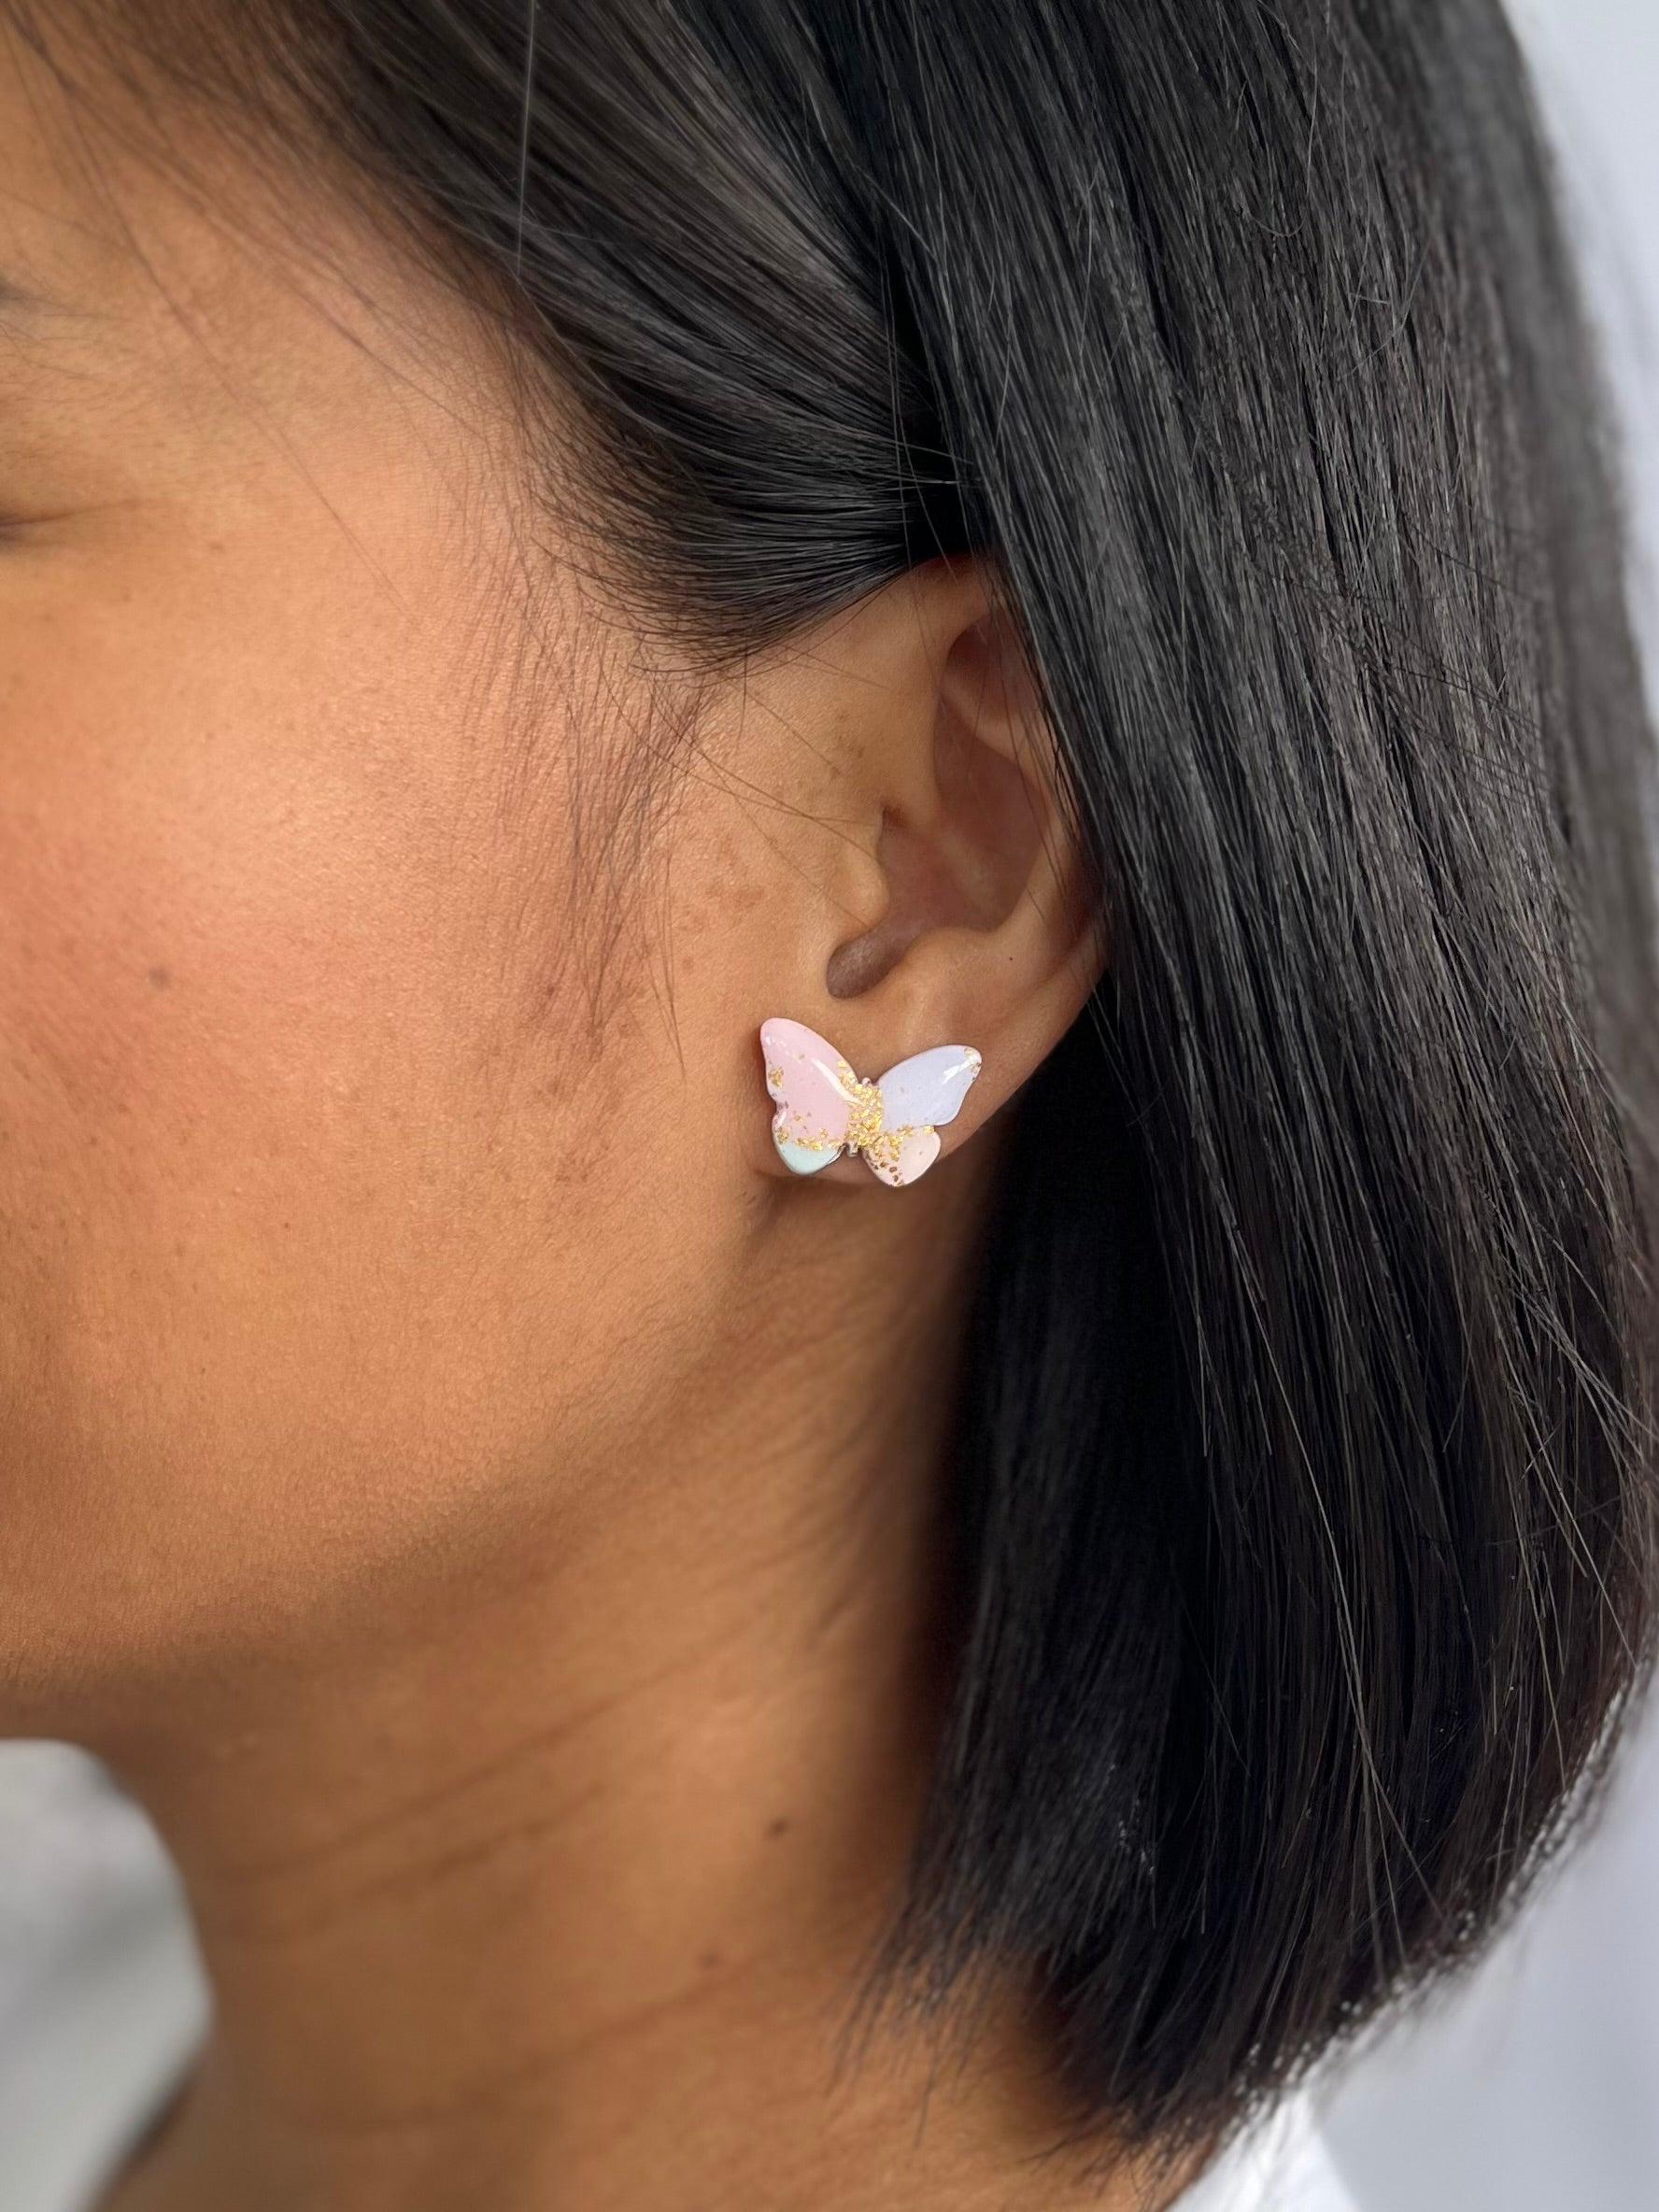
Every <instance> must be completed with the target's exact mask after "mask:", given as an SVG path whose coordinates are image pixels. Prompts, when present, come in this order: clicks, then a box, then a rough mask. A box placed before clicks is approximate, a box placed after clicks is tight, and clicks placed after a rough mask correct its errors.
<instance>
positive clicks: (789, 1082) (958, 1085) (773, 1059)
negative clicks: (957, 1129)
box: [760, 1017, 984, 1190]
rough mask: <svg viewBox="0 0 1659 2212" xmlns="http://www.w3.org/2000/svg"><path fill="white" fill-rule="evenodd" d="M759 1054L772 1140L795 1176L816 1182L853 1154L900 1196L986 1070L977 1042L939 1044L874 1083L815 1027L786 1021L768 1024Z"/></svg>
mask: <svg viewBox="0 0 1659 2212" xmlns="http://www.w3.org/2000/svg"><path fill="white" fill-rule="evenodd" d="M760 1053H761V1058H762V1062H763V1065H764V1068H765V1072H766V1088H767V1091H768V1093H769V1094H770V1096H771V1098H772V1099H773V1104H774V1106H775V1107H776V1109H777V1111H776V1112H775V1113H773V1117H772V1141H773V1144H775V1145H776V1147H777V1153H778V1157H779V1158H780V1159H781V1160H782V1161H783V1163H784V1165H785V1166H786V1167H787V1169H788V1170H790V1172H791V1173H792V1174H796V1175H815V1174H817V1173H818V1172H819V1171H820V1170H822V1169H825V1168H827V1167H829V1166H830V1163H831V1162H832V1161H834V1160H838V1159H839V1158H840V1157H841V1156H842V1154H843V1153H844V1152H846V1153H854V1154H858V1155H859V1156H861V1157H862V1158H863V1161H864V1164H865V1166H866V1167H867V1168H868V1169H869V1170H871V1172H872V1174H873V1175H876V1176H878V1177H879V1178H880V1180H881V1181H882V1182H883V1183H886V1184H889V1185H891V1187H892V1188H894V1189H895V1190H897V1189H900V1188H901V1187H902V1186H903V1184H907V1183H914V1182H915V1180H916V1178H917V1177H918V1176H920V1175H925V1174H926V1173H927V1171H928V1170H929V1168H930V1167H931V1166H932V1165H933V1162H934V1161H935V1160H936V1159H937V1158H938V1157H939V1152H940V1140H939V1131H940V1129H941V1128H942V1127H944V1125H945V1124H946V1123H947V1122H952V1121H954V1120H955V1119H956V1117H957V1113H959V1111H960V1110H961V1104H962V1100H963V1099H965V1098H966V1097H967V1096H968V1093H969V1090H970V1089H971V1086H972V1085H973V1083H974V1081H975V1080H976V1078H977V1077H978V1074H979V1071H980V1069H981V1067H982V1066H983V1065H984V1063H983V1061H982V1059H981V1057H980V1055H979V1054H978V1052H976V1051H975V1049H974V1048H973V1046H972V1045H971V1044H937V1045H934V1046H933V1047H932V1048H931V1049H930V1050H929V1051H927V1052H919V1053H914V1054H912V1055H911V1056H910V1057H909V1058H907V1059H902V1060H900V1061H899V1062H898V1063H897V1064H896V1065H895V1066H893V1067H891V1068H889V1069H888V1070H887V1072H886V1074H885V1075H883V1076H881V1077H879V1078H878V1079H877V1080H875V1081H873V1082H872V1081H870V1080H868V1079H865V1078H861V1077H859V1076H858V1075H857V1074H855V1073H854V1071H853V1069H852V1067H851V1065H850V1063H849V1062H848V1061H847V1060H846V1059H845V1058H844V1057H843V1056H842V1055H841V1054H840V1053H838V1052H837V1051H836V1049H835V1047H834V1046H833V1045H832V1044H831V1043H830V1042H829V1041H828V1039H826V1038H823V1037H820V1036H819V1035H818V1033H817V1031H816V1030H815V1029H809V1028H807V1027H806V1025H805V1023H804V1022H792V1021H786V1020H784V1019H782V1018H781V1017H774V1018H773V1020H771V1021H767V1022H763V1023H762V1024H761V1026H760Z"/></svg>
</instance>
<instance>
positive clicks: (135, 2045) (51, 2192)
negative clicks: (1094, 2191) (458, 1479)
mask: <svg viewBox="0 0 1659 2212" xmlns="http://www.w3.org/2000/svg"><path fill="white" fill-rule="evenodd" d="M211 2010H212V2005H211V1997H210V1993H209V1990H208V1984H207V1979H206V1974H205V1972H204V1970H203V1966H202V1962H201V1956H200V1953H199V1952H198V1950H197V1949H196V1943H195V1938H194V1935H193V1934H192V1932H191V1922H190V1917H189V1913H188V1910H187V1908H186V1905H185V1901H184V1895H183V1892H182V1890H181V1888H180V1886H179V1882H178V1879H177V1874H176V1872H175V1871H174V1868H173V1865H172V1863H171V1861H170V1860H169V1859H168V1858H167V1856H166V1854H165V1853H164V1851H163V1849H162V1847H161V1845H160V1843H159V1842H158V1841H157V1840H156V1837H155V1834H154V1831H153V1830H152V1829H151V1828H150V1826H149V1822H148V1821H146V1820H145V1818H144V1816H143V1814H142V1813H141V1812H140V1810H139V1809H138V1808H137V1807H136V1806H135V1805H134V1804H133V1802H132V1801H131V1799H130V1798H128V1797H126V1796H124V1795H123V1794H121V1792H120V1791H118V1790H117V1789H116V1788H115V1786H114V1784H113V1783H112V1782H111V1781H110V1780H109V1779H108V1777H107V1775H106V1773H105V1770H104V1769H103V1768H102V1766H100V1765H99V1764H98V1762H97V1761H96V1760H93V1759H91V1758H89V1757H88V1756H87V1755H86V1754H85V1753H84V1752H81V1751H76V1750H74V1749H73V1748H72V1747H70V1746H69V1745H66V1744H47V1743H0V2212H94V2207H95V2204H96V2200H97V2198H98V2197H99V2196H100V2195H102V2194H103V2192H104V2191H105V2189H106V2186H107V2185H108V2183H109V2181H110V2179H111V2178H112V2177H113V2176H114V2174H115V2173H116V2171H117V2170H118V2169H119V2168H120V2166H121V2164H122V2163H123V2162H124V2161H125V2159H126V2156H127V2154H128V2152H129V2150H130V2149H131V2148H133V2147H134V2145H135V2144H136V2142H137V2141H138V2139H139V2137H140V2136H141V2135H142V2134H144V2132H145V2130H146V2128H147V2127H148V2125H149V2122H150V2121H151V2120H153V2119H155V2118H156V2117H158V2116H159V2114H160V2113H161V2111H162V2109H163V2106H165V2105H166V2103H167V2102H168V2100H169V2098H170V2097H171V2095H172V2093H173V2091H174V2090H175V2089H176V2088H177V2085H178V2084H179V2083H180V2082H181V2081H182V2079H183V2078H184V2077H185V2075H186V2074H187V2073H188V2072H189V2070H190V2067H191V2063H193V2061H194V2059H195V2055H196V2052H197V2050H198V2049H200V2047H201V2043H202V2039H203V2037H204V2036H205V2035H206V2031H207V2027H208V2023H209V2020H210V2017H211ZM1171 2212H1358V2207H1357V2206H1356V2205H1355V2204H1354V2199H1353V2198H1352V2197H1351V2196H1350V2195H1349V2194H1348V2192H1347V2191H1346V2190H1345V2188H1344V2187H1343V2184H1342V2182H1341V2181H1340V2178H1339V2177H1338V2175H1337V2173H1336V2170H1335V2168H1334V2167H1333V2166H1332V2164H1331V2163H1330V2162H1329V2158H1328V2156H1327V2154H1326V2149H1325V2147H1324V2144H1323V2142H1322V2140H1321V2138H1320V2135H1319V2132H1318V2128H1317V2126H1316V2124H1315V2120H1314V2112H1313V2106H1312V2101H1311V2099H1310V2098H1309V2097H1307V2096H1306V2095H1305V2094H1298V2095H1297V2096H1294V2097H1292V2098H1290V2099H1289V2100H1287V2102H1286V2103H1285V2104H1284V2105H1283V2106H1282V2107H1281V2108H1280V2110H1279V2111H1278V2112H1277V2113H1276V2114H1275V2115H1274V2116H1273V2119H1272V2120H1271V2122H1270V2123H1269V2127H1268V2128H1267V2129H1266V2130H1265V2131H1258V2133H1257V2134H1256V2135H1255V2137H1253V2138H1250V2139H1248V2140H1246V2141H1244V2142H1242V2143H1241V2144H1239V2145H1237V2146H1235V2147H1234V2148H1233V2149H1231V2150H1230V2151H1228V2152H1227V2154H1226V2155H1224V2156H1223V2157H1222V2158H1221V2159H1219V2160H1218V2161H1217V2162H1215V2164H1214V2165H1213V2166H1212V2167H1211V2169H1210V2170H1209V2172H1208V2173H1206V2174H1205V2175H1203V2176H1202V2177H1200V2179H1199V2180H1198V2183H1197V2184H1196V2186H1195V2187H1194V2188H1193V2189H1191V2190H1189V2191H1187V2192H1186V2194H1185V2195H1184V2196H1183V2197H1182V2198H1181V2199H1180V2201H1179V2204H1178V2205H1175V2206H1172V2207H1171Z"/></svg>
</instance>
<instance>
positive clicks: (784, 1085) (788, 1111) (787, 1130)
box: [760, 1019, 858, 1175]
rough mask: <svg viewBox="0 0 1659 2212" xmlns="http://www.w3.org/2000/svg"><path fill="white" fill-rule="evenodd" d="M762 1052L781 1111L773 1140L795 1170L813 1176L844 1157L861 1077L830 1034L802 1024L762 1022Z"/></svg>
mask: <svg viewBox="0 0 1659 2212" xmlns="http://www.w3.org/2000/svg"><path fill="white" fill-rule="evenodd" d="M760 1050H761V1053H762V1055H763V1056H764V1057H765V1061H766V1087H767V1089H768V1090H769V1091H770V1092H771V1093H772V1096H773V1099H774V1100H775V1102H776V1105H777V1109H778V1110H777V1112H776V1113H774V1114H773V1117H772V1139H773V1143H774V1144H775V1145H776V1146H777V1148H778V1152H779V1154H780V1156H782V1158H783V1160H784V1162H785V1164H786V1165H787V1167H790V1168H792V1169H793V1170H794V1171H795V1172H796V1174H798V1175H815V1174H816V1172H817V1171H818V1170H819V1169H820V1168H827V1167H829V1165H830V1161H831V1160H834V1159H838V1158H839V1157H840V1156H841V1149H842V1146H843V1145H844V1143H845V1142H846V1133H847V1124H848V1121H849V1119H850V1118H851V1115H852V1110H853V1107H854V1104H855V1103H856V1100H855V1097H854V1093H853V1085H854V1084H855V1083H856V1082H857V1080H858V1078H857V1077H856V1076H855V1075H854V1073H853V1071H852V1070H851V1068H849V1067H848V1065H847V1063H846V1061H845V1060H844V1059H843V1057H842V1056H841V1055H840V1053H838V1052H837V1051H836V1049H835V1047H834V1045H832V1044H831V1043H830V1041H829V1040H828V1038H825V1037H820V1036H819V1035H818V1033H817V1031H816V1030H815V1029H809V1028H807V1027H806V1024H805V1023H804V1022H790V1021H784V1020H782V1019H774V1020H773V1021H769V1022H763V1023H762V1024H761V1025H760Z"/></svg>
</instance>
